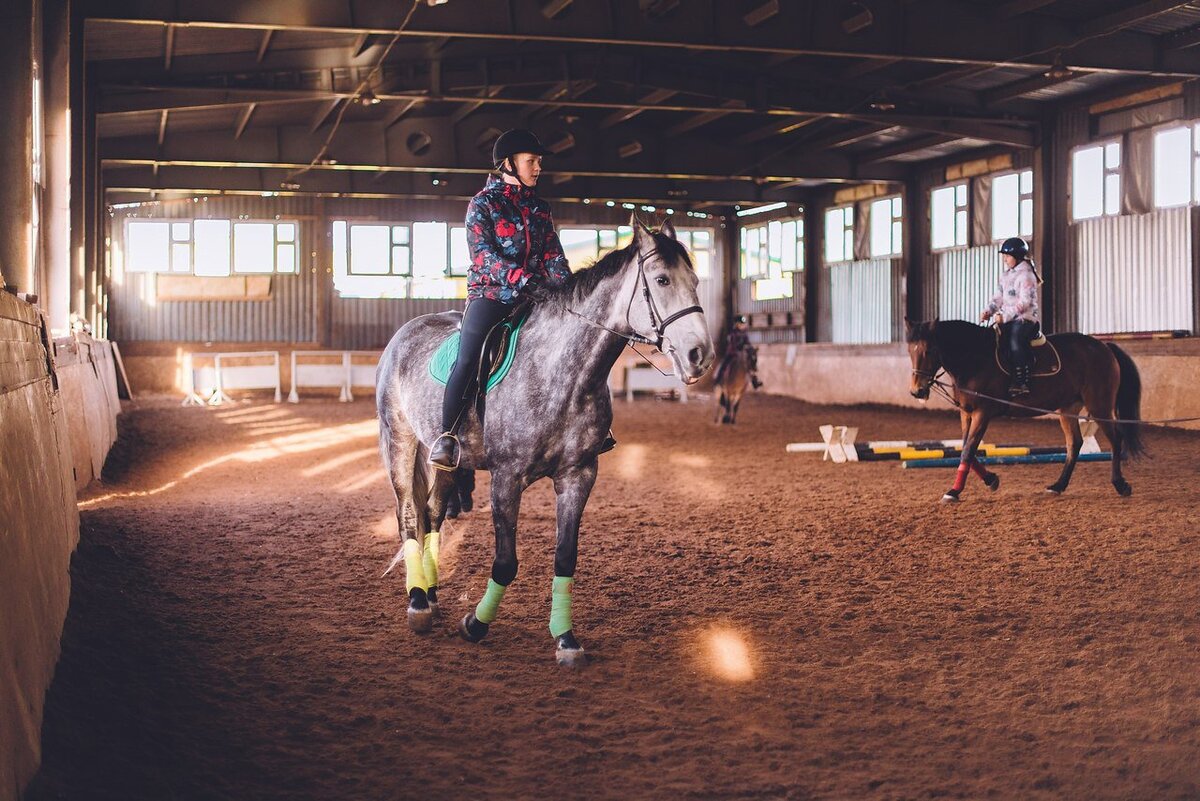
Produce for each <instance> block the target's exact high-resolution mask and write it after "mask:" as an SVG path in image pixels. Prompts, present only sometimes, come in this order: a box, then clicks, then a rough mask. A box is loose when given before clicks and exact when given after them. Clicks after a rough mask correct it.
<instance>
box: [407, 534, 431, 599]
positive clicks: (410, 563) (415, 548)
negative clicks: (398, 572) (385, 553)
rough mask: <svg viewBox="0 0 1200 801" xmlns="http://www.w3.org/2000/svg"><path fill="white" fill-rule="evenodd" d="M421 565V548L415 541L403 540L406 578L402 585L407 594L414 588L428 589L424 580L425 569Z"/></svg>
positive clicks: (427, 584) (427, 583)
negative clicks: (405, 588) (406, 589)
mask: <svg viewBox="0 0 1200 801" xmlns="http://www.w3.org/2000/svg"><path fill="white" fill-rule="evenodd" d="M421 563H422V558H421V546H420V545H418V544H417V541H416V540H405V541H404V568H405V572H406V573H407V576H406V578H405V582H404V583H405V586H406V587H407V588H408V591H409V592H412V591H413V589H414V588H419V589H422V590H428V589H429V582H428V581H427V580H426V579H425V569H424V566H423V565H422V564H421Z"/></svg>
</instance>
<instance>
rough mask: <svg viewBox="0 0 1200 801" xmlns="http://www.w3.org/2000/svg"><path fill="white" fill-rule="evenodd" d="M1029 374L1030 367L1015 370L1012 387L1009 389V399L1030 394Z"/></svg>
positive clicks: (1015, 368)
mask: <svg viewBox="0 0 1200 801" xmlns="http://www.w3.org/2000/svg"><path fill="white" fill-rule="evenodd" d="M1029 372H1030V371H1029V368H1028V367H1014V368H1013V373H1012V386H1011V387H1009V389H1008V395H1009V397H1012V398H1016V397H1019V396H1021V395H1028V394H1029Z"/></svg>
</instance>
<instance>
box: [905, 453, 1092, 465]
mask: <svg viewBox="0 0 1200 801" xmlns="http://www.w3.org/2000/svg"><path fill="white" fill-rule="evenodd" d="M975 460H976V461H977V462H979V463H980V464H986V465H995V464H1054V463H1062V462H1065V461H1067V455H1066V454H1065V453H1036V454H1033V455H1031V456H977V457H976V459H975ZM960 461H962V460H961V459H959V458H958V457H957V456H956V457H954V458H953V459H907V460H905V461H904V468H905V469H906V470H907V469H908V468H920V467H958V465H959V462H960ZM1079 461H1081V462H1111V461H1112V454H1111V453H1108V452H1107V451H1106V452H1104V453H1081V454H1079Z"/></svg>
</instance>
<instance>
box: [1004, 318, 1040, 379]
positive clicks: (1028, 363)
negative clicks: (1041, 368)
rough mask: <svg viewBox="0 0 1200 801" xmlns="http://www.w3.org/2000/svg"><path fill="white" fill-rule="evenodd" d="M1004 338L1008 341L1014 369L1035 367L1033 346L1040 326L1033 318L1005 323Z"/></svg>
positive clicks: (1010, 359) (1010, 360) (1010, 358)
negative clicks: (1032, 343)
mask: <svg viewBox="0 0 1200 801" xmlns="http://www.w3.org/2000/svg"><path fill="white" fill-rule="evenodd" d="M1003 329H1006V330H1005V331H1004V338H1005V340H1007V342H1008V358H1009V363H1010V364H1011V365H1012V366H1013V369H1014V370H1018V369H1021V368H1024V369H1026V370H1028V369H1029V368H1031V367H1033V346H1032V345H1031V344H1030V343H1031V342H1033V340H1035V339H1037V335H1038V330H1039V329H1040V326H1039V325H1038V324H1037V323H1035V322H1033V321H1032V320H1013V321H1012V322H1011V323H1005V324H1004V325H1003Z"/></svg>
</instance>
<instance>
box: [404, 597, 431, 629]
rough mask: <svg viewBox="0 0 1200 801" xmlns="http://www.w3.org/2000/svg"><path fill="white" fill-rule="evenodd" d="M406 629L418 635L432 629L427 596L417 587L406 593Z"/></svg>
mask: <svg viewBox="0 0 1200 801" xmlns="http://www.w3.org/2000/svg"><path fill="white" fill-rule="evenodd" d="M408 627H409V628H410V629H412V630H413V631H415V632H417V633H420V634H423V633H425V632H427V631H429V630H430V629H432V628H433V610H432V609H431V608H430V606H429V596H428V595H427V594H426V592H425V590H422V589H420V588H419V587H413V589H412V590H410V591H409V593H408Z"/></svg>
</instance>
